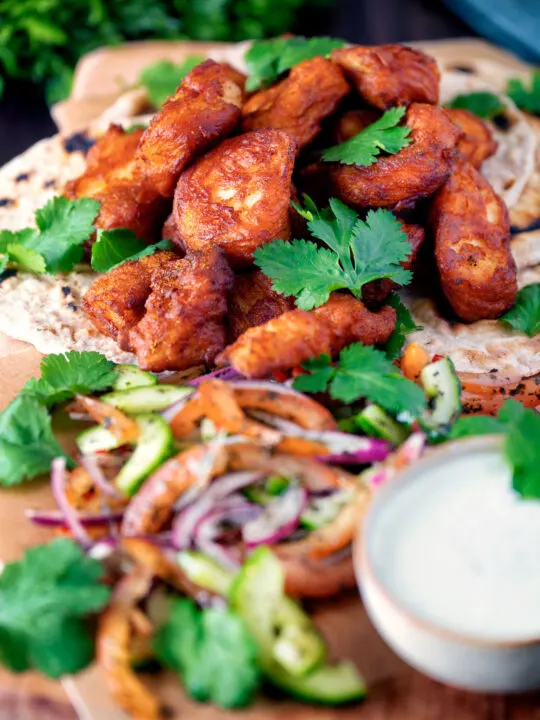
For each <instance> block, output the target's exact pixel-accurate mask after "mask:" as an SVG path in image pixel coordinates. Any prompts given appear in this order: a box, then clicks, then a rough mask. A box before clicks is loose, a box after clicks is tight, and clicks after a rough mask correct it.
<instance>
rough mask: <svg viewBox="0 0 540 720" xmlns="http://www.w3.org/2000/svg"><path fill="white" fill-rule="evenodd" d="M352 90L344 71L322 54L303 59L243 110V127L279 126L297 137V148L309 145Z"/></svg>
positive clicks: (251, 99)
mask: <svg viewBox="0 0 540 720" xmlns="http://www.w3.org/2000/svg"><path fill="white" fill-rule="evenodd" d="M349 91H350V88H349V85H348V83H347V81H346V80H345V78H344V77H343V73H342V72H341V70H340V69H339V68H338V67H337V65H335V64H334V63H332V62H330V61H329V60H325V59H324V58H322V57H316V58H313V59H312V60H304V61H303V62H301V63H299V64H298V65H296V66H295V67H293V68H292V70H291V72H290V74H289V76H288V77H287V78H285V80H282V81H281V82H280V83H278V84H277V85H274V87H271V88H269V89H268V90H262V91H261V92H258V93H256V94H255V95H253V96H252V97H251V98H250V99H249V100H248V101H247V102H246V104H245V105H244V107H243V109H242V129H243V130H244V131H248V130H259V129H261V128H277V129H279V130H286V131H287V132H289V133H291V135H292V136H293V137H294V138H295V140H296V142H297V144H298V149H299V150H301V149H302V148H303V147H305V146H306V145H308V144H309V143H310V142H311V141H312V140H313V138H315V137H316V135H318V134H319V131H320V129H321V121H322V120H324V118H325V117H327V116H328V115H331V114H332V113H333V112H334V111H335V109H336V108H337V106H338V104H339V102H340V100H342V98H344V97H345V95H347V93H348V92H349Z"/></svg>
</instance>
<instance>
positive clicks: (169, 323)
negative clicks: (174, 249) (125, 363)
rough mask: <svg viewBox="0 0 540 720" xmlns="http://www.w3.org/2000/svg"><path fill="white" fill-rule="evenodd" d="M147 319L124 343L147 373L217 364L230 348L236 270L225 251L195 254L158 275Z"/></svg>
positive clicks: (147, 305) (153, 278)
mask: <svg viewBox="0 0 540 720" xmlns="http://www.w3.org/2000/svg"><path fill="white" fill-rule="evenodd" d="M151 284H152V291H151V293H150V296H149V297H148V300H147V301H146V305H145V311H146V312H145V315H144V317H143V318H142V320H141V321H140V322H139V323H138V324H137V325H136V326H135V327H134V328H133V329H132V330H131V331H130V332H129V333H125V334H123V335H122V336H121V338H120V340H121V344H122V346H123V347H125V348H129V349H131V350H132V351H133V352H135V353H136V355H137V359H138V361H139V365H140V366H141V368H143V369H144V370H154V371H157V372H159V371H162V370H184V369H185V368H189V367H192V366H194V365H201V364H202V363H206V364H207V365H211V364H212V363H213V361H214V358H215V356H216V355H217V354H218V353H220V352H221V351H222V350H223V348H224V347H225V343H226V337H225V315H226V312H227V295H228V293H229V291H230V289H231V287H232V284H233V274H232V271H231V269H230V267H229V265H228V264H227V261H226V260H225V257H224V255H223V251H222V250H221V249H220V248H219V247H217V246H216V247H213V248H211V249H210V250H205V251H202V252H194V251H190V252H188V254H187V255H186V257H185V258H183V259H180V260H176V261H175V262H172V263H169V264H167V265H165V266H164V267H162V268H160V269H159V270H157V271H155V272H154V273H153V275H152V283H151Z"/></svg>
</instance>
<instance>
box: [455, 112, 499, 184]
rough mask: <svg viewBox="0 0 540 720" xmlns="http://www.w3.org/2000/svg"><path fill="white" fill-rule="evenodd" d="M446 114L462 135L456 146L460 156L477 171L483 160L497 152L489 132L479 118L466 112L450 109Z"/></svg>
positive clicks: (495, 144)
mask: <svg viewBox="0 0 540 720" xmlns="http://www.w3.org/2000/svg"><path fill="white" fill-rule="evenodd" d="M446 112H447V113H448V114H449V115H450V119H451V120H452V122H453V123H455V124H456V125H457V126H458V128H459V129H460V130H461V131H462V133H463V135H462V137H461V138H460V139H459V140H458V144H457V148H458V150H459V152H460V154H461V155H462V156H463V157H464V158H465V160H468V161H469V162H470V163H471V165H474V167H475V168H476V169H477V170H479V169H480V168H481V167H482V163H483V162H484V160H487V159H488V158H489V157H491V156H492V155H494V154H495V152H496V151H497V143H496V142H495V140H494V139H493V135H492V134H491V130H490V129H489V127H488V125H487V124H486V123H485V122H484V121H483V120H482V119H481V118H479V117H478V116H477V115H474V114H473V113H472V112H469V111H468V110H464V109H462V108H454V109H452V108H450V109H448V110H447V111H446Z"/></svg>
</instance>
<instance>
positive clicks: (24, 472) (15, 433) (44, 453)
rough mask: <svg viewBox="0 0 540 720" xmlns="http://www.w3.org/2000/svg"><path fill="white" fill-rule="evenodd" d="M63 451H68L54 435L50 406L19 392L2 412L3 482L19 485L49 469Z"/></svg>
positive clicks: (0, 474) (0, 464) (0, 477)
mask: <svg viewBox="0 0 540 720" xmlns="http://www.w3.org/2000/svg"><path fill="white" fill-rule="evenodd" d="M60 455H64V451H63V450H62V448H61V447H60V445H59V444H58V442H57V441H56V438H55V437H54V435H53V431H52V428H51V418H50V416H49V414H48V412H47V410H46V409H45V408H44V407H42V406H41V405H40V403H39V401H38V400H37V399H36V398H33V397H30V396H28V395H26V394H21V395H18V396H17V397H16V398H15V400H13V401H12V402H11V403H10V405H8V407H7V408H6V409H5V410H4V411H3V412H2V413H1V414H0V485H3V486H5V487H7V486H9V485H16V484H18V483H20V482H22V481H23V480H24V479H25V478H28V479H30V478H33V477H36V476H37V475H41V474H42V473H46V472H48V471H49V468H50V466H51V462H52V461H53V460H54V458H55V457H58V456H60ZM69 462H71V461H69Z"/></svg>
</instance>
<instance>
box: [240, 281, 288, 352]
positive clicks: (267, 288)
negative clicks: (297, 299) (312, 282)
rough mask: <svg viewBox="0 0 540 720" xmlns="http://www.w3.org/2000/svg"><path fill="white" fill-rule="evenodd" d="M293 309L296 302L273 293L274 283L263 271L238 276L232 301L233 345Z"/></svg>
mask: <svg viewBox="0 0 540 720" xmlns="http://www.w3.org/2000/svg"><path fill="white" fill-rule="evenodd" d="M293 308H294V298H292V297H285V296H284V295H281V294H280V293H277V292H275V291H274V290H272V283H271V281H270V279H269V278H268V277H266V275H265V274H264V273H263V272H261V271H260V270H253V271H252V272H249V273H246V274H244V275H237V276H236V278H235V280H234V287H233V291H232V293H231V298H230V300H229V314H228V317H227V319H228V323H229V342H233V341H234V340H236V339H237V338H238V337H240V335H242V333H244V332H245V331H246V330H249V328H252V327H256V326H257V325H263V324H264V323H266V322H268V320H272V318H276V317H279V315H282V314H283V313H284V312H287V311H288V310H292V309H293Z"/></svg>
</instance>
